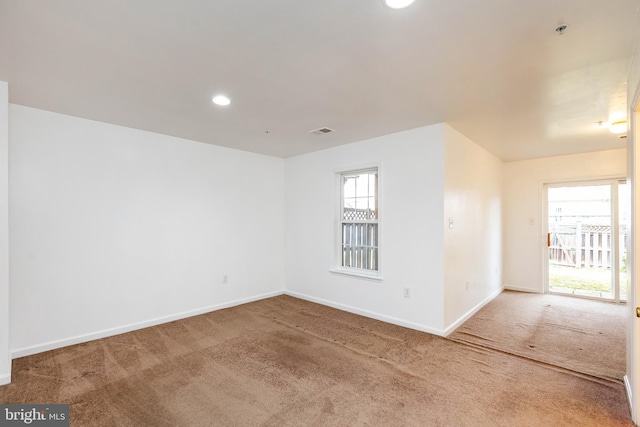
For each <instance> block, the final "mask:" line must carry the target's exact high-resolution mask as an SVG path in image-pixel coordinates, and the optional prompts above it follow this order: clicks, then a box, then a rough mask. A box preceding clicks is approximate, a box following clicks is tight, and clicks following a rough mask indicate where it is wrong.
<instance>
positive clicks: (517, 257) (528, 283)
mask: <svg viewBox="0 0 640 427" xmlns="http://www.w3.org/2000/svg"><path fill="white" fill-rule="evenodd" d="M621 145H622V144H621ZM626 154H627V152H626V149H619V150H609V151H600V152H594V153H584V154H576V155H569V156H558V157H549V158H542V159H534V160H523V161H518V162H509V163H505V165H504V186H503V187H504V196H503V197H504V226H503V227H504V228H503V233H504V248H503V250H504V284H505V287H506V288H509V289H515V290H521V291H529V292H543V278H542V245H543V244H546V241H545V240H544V239H545V236H546V231H545V230H543V229H542V213H543V206H542V205H543V197H542V196H543V192H542V188H543V187H542V186H543V184H545V183H550V182H562V181H575V180H581V179H593V178H605V177H609V178H611V177H625V176H626ZM530 218H532V219H533V222H534V223H533V225H530V224H529V219H530Z"/></svg>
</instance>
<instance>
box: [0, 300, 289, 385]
mask: <svg viewBox="0 0 640 427" xmlns="http://www.w3.org/2000/svg"><path fill="white" fill-rule="evenodd" d="M283 293H284V291H276V292H269V293H266V294H262V295H256V296H253V297H249V298H243V299H239V300H235V301H229V302H225V303H221V304H216V305H210V306H207V307H201V308H198V309H195V310H190V311H185V312H182V313H176V314H172V315H169V316H163V317H157V318H155V319H151V320H145V321H143V322H137V323H131V324H129V325H125V326H118V327H116V328H109V329H104V330H102V331H98V332H92V333H89V334H83V335H77V336H75V337H71V338H64V339H61V340H56V341H49V342H46V343H44V344H38V345H33V346H29V347H23V348H18V349H15V350H12V351H11V358H12V359H17V358H19V357H25V356H31V355H32V354H37V353H42V352H45V351H49V350H54V349H56V348H61V347H67V346H70V345H75V344H81V343H84V342H88V341H93V340H97V339H101V338H106V337H111V336H114V335H120V334H124V333H126V332H131V331H135V330H138V329H144V328H148V327H150V326H156V325H160V324H163V323H168V322H173V321H174V320H180V319H185V318H187V317H192V316H198V315H200V314H204V313H209V312H212V311H216V310H221V309H223V308H230V307H235V306H238V305H242V304H246V303H249V302H253V301H258V300H262V299H266V298H271V297H275V296H278V295H282V294H283ZM0 378H1V377H0Z"/></svg>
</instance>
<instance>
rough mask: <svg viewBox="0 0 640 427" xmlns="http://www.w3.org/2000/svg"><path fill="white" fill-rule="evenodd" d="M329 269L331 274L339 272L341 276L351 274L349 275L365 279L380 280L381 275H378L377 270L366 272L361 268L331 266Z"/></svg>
mask: <svg viewBox="0 0 640 427" xmlns="http://www.w3.org/2000/svg"><path fill="white" fill-rule="evenodd" d="M329 271H330V272H331V273H333V274H340V275H343V276H351V277H357V278H359V279H367V280H373V281H375V282H382V276H381V275H380V273H379V272H375V273H367V272H365V271H362V270H352V269H346V268H332V269H330V270H329Z"/></svg>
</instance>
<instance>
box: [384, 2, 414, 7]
mask: <svg viewBox="0 0 640 427" xmlns="http://www.w3.org/2000/svg"><path fill="white" fill-rule="evenodd" d="M413 1H414V0H384V4H385V5H386V6H387V7H390V8H391V9H402V8H404V7H407V6H409V5H410V4H411V3H413Z"/></svg>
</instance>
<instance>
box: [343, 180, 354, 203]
mask: <svg viewBox="0 0 640 427" xmlns="http://www.w3.org/2000/svg"><path fill="white" fill-rule="evenodd" d="M342 187H343V190H342V195H343V197H346V198H351V197H356V177H355V176H353V175H345V176H343V177H342Z"/></svg>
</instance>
